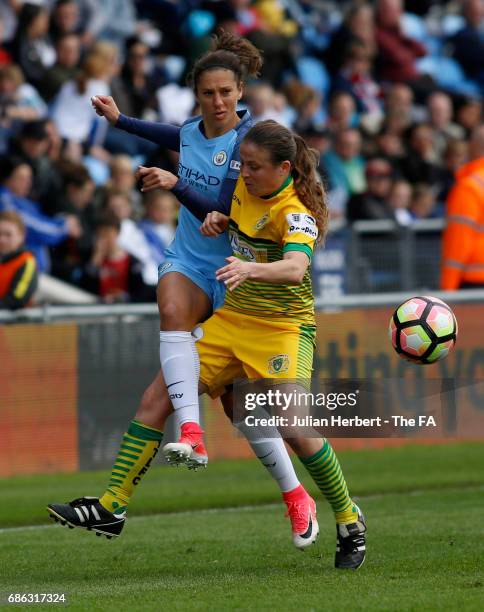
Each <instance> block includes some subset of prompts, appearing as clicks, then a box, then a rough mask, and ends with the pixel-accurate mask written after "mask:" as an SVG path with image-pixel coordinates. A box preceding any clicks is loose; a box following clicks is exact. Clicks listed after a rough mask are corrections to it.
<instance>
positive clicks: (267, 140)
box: [244, 119, 329, 242]
mask: <svg viewBox="0 0 484 612" xmlns="http://www.w3.org/2000/svg"><path fill="white" fill-rule="evenodd" d="M244 141H248V142H252V143H254V144H255V145H256V146H258V147H261V148H262V149H265V150H266V151H267V152H268V153H269V155H270V159H271V162H272V164H274V166H278V165H279V164H281V163H282V162H283V161H286V160H288V161H290V162H291V176H292V178H293V180H294V189H295V190H296V193H297V196H298V198H299V199H300V200H301V202H302V203H303V204H304V206H306V207H307V208H308V209H309V210H310V211H311V213H312V214H313V216H314V217H315V219H316V225H317V226H318V230H319V235H318V242H322V241H324V238H325V236H326V233H327V231H328V217H329V215H328V207H327V204H326V193H325V191H324V187H323V185H322V184H321V181H320V180H318V175H317V171H316V168H317V166H318V159H319V154H318V152H317V151H316V150H315V149H310V148H309V147H308V145H307V144H306V143H305V141H304V140H303V139H302V138H301V137H300V136H297V135H296V134H293V133H292V132H291V131H290V130H288V129H287V128H286V127H284V126H283V125H281V124H280V123H277V122H276V121H273V120H272V119H269V120H267V121H260V122H259V123H256V124H255V125H254V126H253V127H251V128H250V130H249V131H248V132H247V134H246V135H245V137H244Z"/></svg>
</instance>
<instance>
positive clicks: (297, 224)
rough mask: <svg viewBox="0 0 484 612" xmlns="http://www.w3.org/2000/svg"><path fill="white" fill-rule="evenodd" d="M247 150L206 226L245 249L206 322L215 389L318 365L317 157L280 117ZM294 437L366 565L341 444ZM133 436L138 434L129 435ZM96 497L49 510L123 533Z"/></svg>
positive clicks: (342, 532) (311, 525) (204, 352)
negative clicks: (314, 265)
mask: <svg viewBox="0 0 484 612" xmlns="http://www.w3.org/2000/svg"><path fill="white" fill-rule="evenodd" d="M240 152H241V166H242V167H241V177H242V178H240V177H239V179H238V181H237V184H236V188H235V191H234V194H233V200H232V206H231V211H230V217H228V216H226V215H224V214H222V213H220V212H212V213H210V214H209V215H208V216H207V219H206V221H205V223H204V224H203V226H202V231H203V232H204V233H205V234H206V235H209V236H210V235H218V234H219V233H220V232H222V231H224V230H225V229H227V228H228V229H229V233H230V241H231V244H232V248H233V252H234V254H235V255H236V257H235V256H232V257H229V258H228V260H229V263H228V265H226V266H224V267H222V268H220V269H219V270H218V272H217V278H218V279H220V280H221V281H223V282H225V283H226V286H227V288H228V289H229V292H228V294H227V297H226V302H225V305H224V306H223V307H222V308H220V309H219V310H217V311H216V312H215V314H214V315H213V316H212V317H211V318H210V319H208V321H207V322H206V323H205V324H203V332H204V334H203V337H202V338H201V340H199V342H198V343H197V345H198V350H199V353H200V361H201V372H200V380H201V383H202V389H201V391H202V392H205V391H207V390H208V391H209V392H210V393H211V394H212V395H216V394H217V393H219V392H221V391H223V387H224V386H225V385H229V384H230V383H232V381H233V380H234V379H235V378H236V377H241V376H242V377H245V376H249V377H251V378H277V377H278V376H282V377H283V378H301V379H306V380H307V379H309V378H310V377H311V371H312V361H313V350H314V337H315V324H314V300H313V296H312V290H311V281H310V275H309V263H310V259H311V256H312V251H313V247H314V244H315V241H316V239H317V238H318V234H320V235H321V236H324V234H325V232H326V224H327V212H326V207H325V199H324V193H323V190H322V187H321V185H320V184H319V183H318V182H317V180H316V157H315V155H314V154H313V152H312V151H311V150H309V149H308V148H307V146H306V144H305V143H304V141H303V140H302V139H301V138H299V137H297V136H294V135H293V134H292V133H291V132H290V131H289V130H287V129H286V128H284V127H283V126H281V125H279V124H277V123H276V122H274V121H264V122H261V123H259V124H257V125H256V126H254V127H252V128H251V129H250V130H249V131H248V132H247V134H246V135H245V137H244V139H243V142H242V144H241V147H240ZM226 404H227V402H226ZM157 414H158V418H159V419H160V422H164V420H165V419H166V417H167V416H168V415H169V414H170V409H169V406H166V405H161V404H160V406H159V410H158V412H157ZM287 442H288V443H289V445H290V446H291V447H292V448H293V450H294V451H295V452H296V454H297V455H298V457H299V458H300V459H301V461H302V463H303V464H304V465H305V467H306V468H307V470H308V471H309V473H310V475H311V476H312V478H313V480H314V481H315V482H316V484H317V485H318V486H319V488H320V490H321V492H322V493H323V495H324V496H325V498H326V499H327V500H328V502H329V503H330V504H331V507H332V509H333V511H334V514H335V518H336V524H337V548H336V556H335V566H336V567H337V568H341V569H346V568H351V569H357V568H358V567H360V566H361V564H362V563H363V561H364V558H365V531H366V525H365V522H364V518H363V515H362V513H361V512H360V510H359V508H358V507H357V506H356V505H355V504H354V503H353V501H352V500H351V498H350V496H349V493H348V488H347V486H346V482H345V479H344V476H343V474H342V471H341V467H340V465H339V462H338V460H337V458H336V455H335V454H334V452H333V449H332V448H331V446H330V444H329V442H328V441H327V440H325V439H323V440H321V439H313V438H307V439H305V438H296V437H294V438H291V439H289V440H287ZM126 444H127V445H129V444H131V442H130V439H129V438H128V439H127V442H126ZM129 452H131V451H129ZM290 494H291V498H289V497H288V494H284V499H285V501H286V503H287V505H288V510H289V513H290V515H291V513H292V514H298V513H300V514H301V516H300V517H299V519H298V517H296V520H294V522H293V536H294V543H295V544H296V546H298V547H303V546H304V543H305V542H304V540H305V539H306V541H312V540H313V537H314V536H315V535H316V534H317V521H316V510H315V505H314V501H313V500H312V498H311V497H310V496H309V495H308V494H307V493H306V492H305V491H304V489H303V488H302V487H298V488H296V489H295V490H293V491H291V492H290ZM89 499H90V498H80V499H79V500H74V502H71V503H70V504H51V505H50V506H49V512H50V513H51V514H52V515H53V516H54V517H57V518H59V519H60V520H61V521H64V522H66V523H68V524H69V525H72V526H77V527H86V523H87V521H90V523H89V528H91V529H93V531H96V532H97V533H110V534H112V535H119V532H120V531H121V529H120V528H118V531H117V533H115V532H114V528H113V530H111V528H110V531H107V529H108V527H107V526H106V525H108V524H109V525H110V524H111V523H109V521H110V520H111V519H112V517H113V516H115V515H112V514H110V513H107V512H106V511H104V510H103V509H102V508H101V507H100V506H99V503H98V500H97V499H96V500H92V502H90V501H89ZM91 507H92V508H93V510H91V512H94V509H96V511H98V512H99V513H100V517H99V519H98V518H97V517H96V521H94V520H93V519H92V517H90V516H89V517H86V518H84V519H81V518H79V520H78V519H77V518H76V515H81V516H82V513H86V512H88V510H89V508H91ZM101 514H102V515H101ZM293 518H294V517H293ZM123 520H124V519H123ZM291 520H293V519H291ZM106 521H107V522H106ZM299 523H300V524H301V525H299ZM303 524H304V527H302V528H301V526H302V525H303ZM91 525H92V526H91ZM309 538H310V539H309Z"/></svg>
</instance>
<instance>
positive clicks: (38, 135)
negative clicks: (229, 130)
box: [0, 0, 484, 302]
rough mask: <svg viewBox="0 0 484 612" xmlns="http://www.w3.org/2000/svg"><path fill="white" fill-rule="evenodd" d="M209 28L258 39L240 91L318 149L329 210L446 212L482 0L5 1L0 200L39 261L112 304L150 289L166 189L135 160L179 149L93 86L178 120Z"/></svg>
mask: <svg viewBox="0 0 484 612" xmlns="http://www.w3.org/2000/svg"><path fill="white" fill-rule="evenodd" d="M219 28H223V29H225V30H230V31H234V32H236V33H238V34H240V35H242V36H245V37H247V38H248V39H250V40H251V41H252V42H253V43H254V44H255V45H256V46H257V47H259V48H260V49H261V50H262V51H263V54H264V66H263V69H262V73H261V75H260V78H259V79H258V80H257V81H254V82H249V83H248V84H247V86H246V89H245V95H244V98H243V100H242V103H243V105H244V106H245V107H248V108H249V109H250V111H251V113H252V115H253V117H254V119H255V120H262V119H268V118H271V119H275V120H277V121H279V122H281V123H283V124H284V125H287V126H289V127H291V128H292V129H294V130H295V131H297V132H298V133H300V134H301V135H303V136H304V138H305V139H306V140H307V142H308V143H309V144H310V145H311V146H313V147H314V148H316V149H318V150H319V152H320V154H321V157H320V173H321V177H322V179H323V181H324V183H325V185H326V188H327V191H328V196H329V205H330V212H331V217H332V218H333V219H337V218H340V219H343V220H346V221H347V222H348V223H352V222H354V221H356V220H362V219H367V220H371V219H393V220H395V221H396V222H397V223H399V224H401V225H408V224H411V223H413V222H414V221H415V220H416V219H425V218H436V217H442V216H443V215H444V213H445V201H446V197H447V194H448V193H449V190H450V189H451V187H452V186H453V184H454V180H455V173H456V171H457V169H458V168H459V167H461V166H462V165H463V164H464V163H465V162H466V161H467V160H468V159H469V156H471V155H472V151H471V149H472V141H473V138H474V136H472V135H473V134H474V135H475V132H476V128H478V127H479V126H480V124H481V121H482V93H483V91H484V0H462V1H459V2H456V1H433V0H419V1H418V2H417V1H412V0H409V1H406V2H404V1H403V0H376V1H375V2H370V3H368V2H360V1H353V2H344V1H341V2H333V1H326V0H300V1H296V0H253V1H251V0H225V1H224V0H205V1H203V0H178V1H175V0H103V1H102V2H96V0H36V1H35V2H34V1H33V0H31V1H30V2H23V1H22V0H3V1H2V3H1V4H0V211H4V210H13V211H16V212H17V213H18V214H19V215H20V216H21V218H22V220H23V223H24V224H25V232H26V233H25V236H26V246H27V248H28V249H29V250H30V251H31V252H32V253H34V255H35V257H36V260H37V265H38V269H39V270H40V271H42V272H48V273H50V274H53V275H54V276H56V277H58V278H60V279H62V280H64V281H66V282H69V283H72V284H74V285H76V286H78V287H81V288H85V289H87V290H89V291H92V292H94V293H96V294H98V295H99V296H100V298H101V299H102V300H104V301H107V302H112V301H147V300H148V301H149V300H152V299H154V296H155V286H156V281H157V266H158V264H159V263H161V262H162V261H163V256H164V255H163V253H164V250H165V249H166V247H167V245H168V244H169V243H170V241H171V239H172V237H173V234H174V231H175V227H176V217H177V211H178V206H179V204H178V202H177V201H176V199H175V198H174V197H173V195H172V194H171V193H170V192H162V191H157V192H153V193H149V194H146V195H145V196H144V197H143V196H142V194H141V192H140V191H139V189H138V188H137V185H136V178H135V172H136V169H137V167H138V166H139V165H140V164H143V165H145V166H158V167H163V168H165V169H167V170H170V171H172V172H174V173H176V168H177V158H176V155H174V154H173V153H171V152H169V151H166V150H163V149H160V148H159V147H157V146H156V145H153V144H152V143H150V142H147V141H144V140H142V139H140V138H137V137H136V136H133V135H131V134H127V133H124V132H121V131H120V130H117V129H116V128H114V127H111V126H109V124H108V123H107V122H106V121H105V120H104V119H102V118H99V117H98V116H97V115H96V114H95V113H94V111H93V109H92V106H91V104H90V98H91V97H92V96H93V95H112V96H113V97H114V99H115V101H116V103H117V105H118V107H119V108H120V110H121V112H122V113H124V114H126V115H129V116H134V117H138V118H142V119H149V120H154V121H164V122H169V123H173V124H178V125H180V124H181V123H183V121H185V120H186V119H187V118H188V117H189V116H191V115H192V114H194V113H196V101H195V97H194V94H193V92H192V91H191V90H190V89H189V88H187V87H186V85H185V78H186V75H187V73H188V71H189V70H190V67H191V65H192V62H193V60H194V59H195V58H196V57H198V56H199V55H200V54H202V53H203V52H205V51H206V50H208V48H209V45H210V37H211V35H212V34H213V33H215V32H216V31H217V30H218V29H219ZM482 139H483V140H484V134H483V135H482ZM4 257H5V255H4V254H2V253H0V265H1V263H2V258H4Z"/></svg>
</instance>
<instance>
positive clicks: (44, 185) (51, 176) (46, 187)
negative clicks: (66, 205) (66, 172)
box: [11, 119, 62, 215]
mask: <svg viewBox="0 0 484 612" xmlns="http://www.w3.org/2000/svg"><path fill="white" fill-rule="evenodd" d="M49 147H50V137H49V132H48V129H47V121H46V120H45V119H41V120H38V121H29V122H27V123H24V124H23V126H22V129H21V130H20V133H19V134H18V136H17V138H16V139H15V141H14V142H13V143H12V147H11V152H12V153H13V154H14V155H16V156H17V157H19V158H20V159H22V160H23V161H25V162H26V163H27V164H29V166H30V167H31V169H32V173H33V180H32V188H31V190H30V193H29V194H28V196H29V198H31V199H32V200H34V201H35V202H39V204H40V205H41V207H42V211H43V212H44V213H46V214H48V215H51V214H55V213H57V212H58V210H56V208H55V204H56V202H57V199H58V197H59V194H60V191H61V188H62V179H61V177H60V175H59V172H58V170H57V167H56V164H55V163H54V162H53V161H52V159H51V158H50V157H49Z"/></svg>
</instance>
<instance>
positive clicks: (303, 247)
mask: <svg viewBox="0 0 484 612" xmlns="http://www.w3.org/2000/svg"><path fill="white" fill-rule="evenodd" d="M289 251H302V252H303V253H306V255H307V256H308V257H309V261H311V258H312V256H313V250H312V248H311V247H310V246H309V245H307V244H301V243H300V242H288V243H287V244H285V245H284V247H283V249H282V252H283V253H289Z"/></svg>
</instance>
